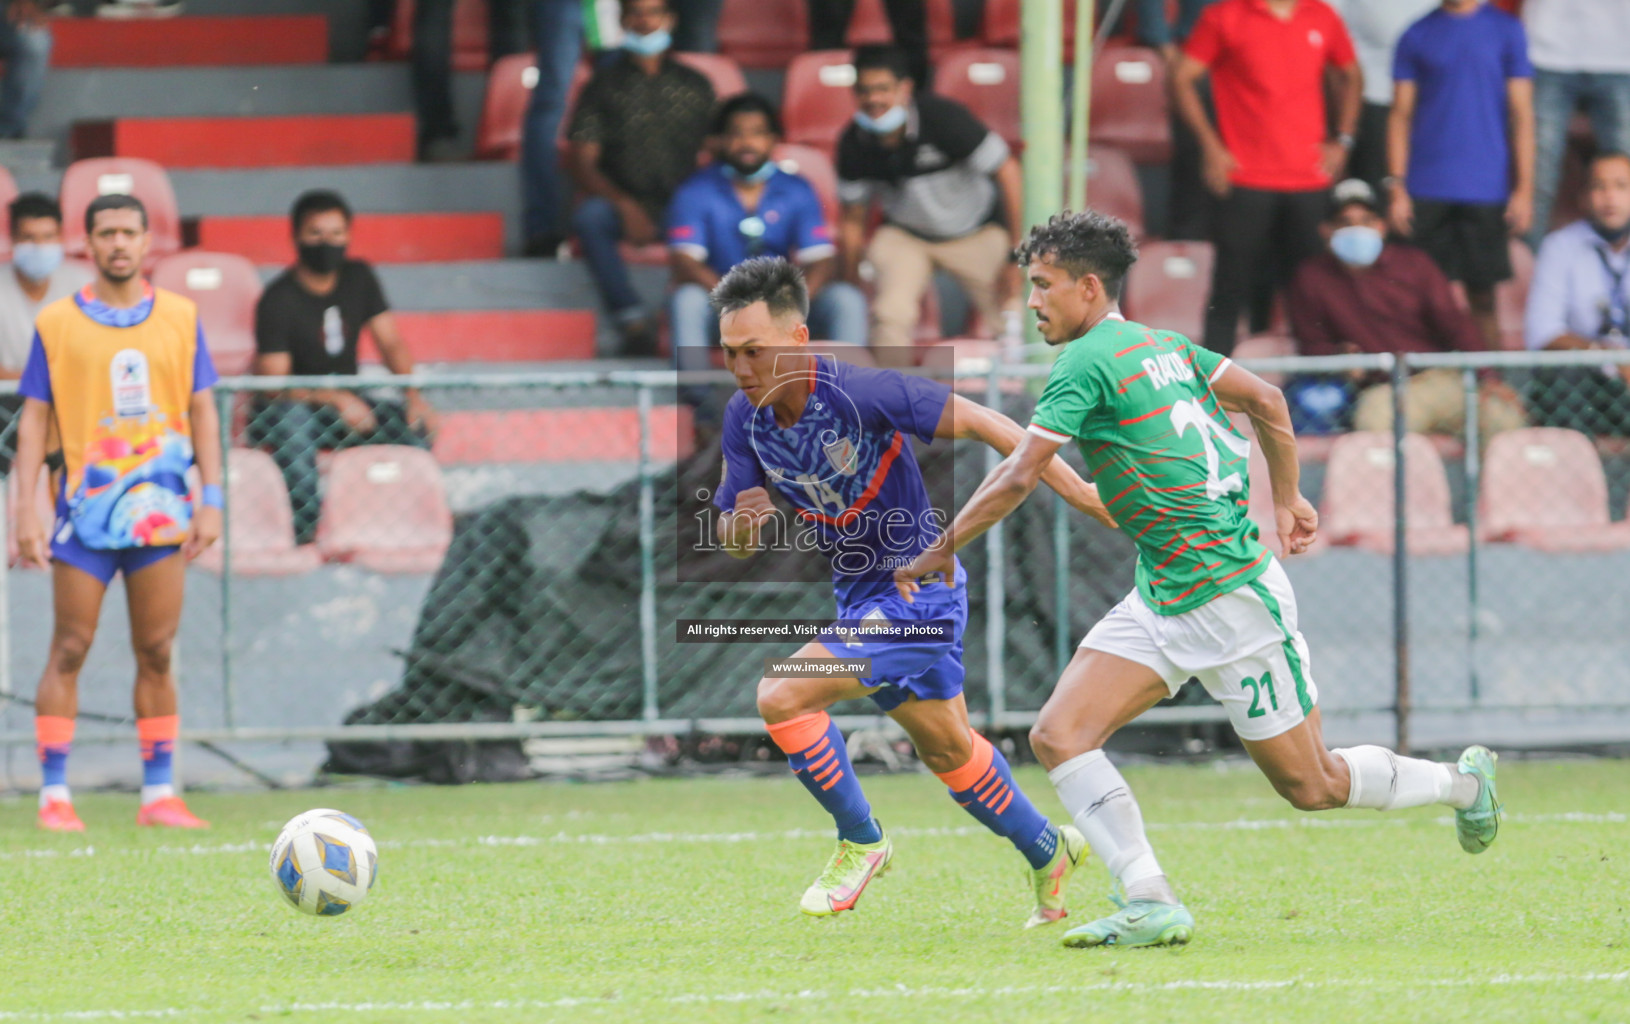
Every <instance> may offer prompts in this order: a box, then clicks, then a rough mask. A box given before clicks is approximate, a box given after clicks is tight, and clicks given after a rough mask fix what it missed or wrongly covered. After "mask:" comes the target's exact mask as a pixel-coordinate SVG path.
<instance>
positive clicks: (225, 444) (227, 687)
mask: <svg viewBox="0 0 1630 1024" xmlns="http://www.w3.org/2000/svg"><path fill="white" fill-rule="evenodd" d="M236 397H237V392H236V391H233V390H232V389H230V388H223V387H219V386H218V387H216V389H215V412H216V418H217V419H218V420H219V421H220V422H219V424H218V426H219V430H220V434H221V485H222V486H221V501H222V506H221V541H220V543H221V715H222V718H223V720H224V721H225V722H226V727H227V728H228V729H230V728H232V727H233V726H235V725H237V724H238V723H237V712H236V708H237V703H238V701H237V684H236V682H235V681H234V680H233V678H232V466H231V463H230V461H229V457H230V454H231V451H232V402H233V399H234V398H236ZM176 662H177V664H179V663H180V659H179V657H178V658H177V659H176Z"/></svg>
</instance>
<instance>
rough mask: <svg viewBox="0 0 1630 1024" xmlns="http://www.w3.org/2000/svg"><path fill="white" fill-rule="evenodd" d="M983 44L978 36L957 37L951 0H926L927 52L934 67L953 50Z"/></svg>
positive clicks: (954, 11)
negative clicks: (968, 37)
mask: <svg viewBox="0 0 1630 1024" xmlns="http://www.w3.org/2000/svg"><path fill="white" fill-rule="evenodd" d="M983 45H984V40H982V39H980V38H979V37H978V36H975V37H974V38H972V39H958V38H957V34H956V8H955V6H954V4H953V0H928V54H929V57H930V58H931V59H932V62H933V64H934V66H935V68H938V67H939V64H940V61H942V60H943V59H945V57H946V56H947V55H948V54H950V53H951V52H953V51H955V50H962V49H968V48H970V47H977V46H983ZM936 81H937V79H936Z"/></svg>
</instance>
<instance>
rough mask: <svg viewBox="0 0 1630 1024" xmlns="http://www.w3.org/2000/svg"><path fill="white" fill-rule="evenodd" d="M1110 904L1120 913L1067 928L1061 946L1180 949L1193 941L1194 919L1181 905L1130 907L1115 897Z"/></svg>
mask: <svg viewBox="0 0 1630 1024" xmlns="http://www.w3.org/2000/svg"><path fill="white" fill-rule="evenodd" d="M1109 898H1110V900H1111V901H1112V902H1113V903H1114V904H1115V906H1117V907H1119V908H1120V909H1119V910H1117V911H1115V913H1113V914H1111V915H1109V916H1108V917H1102V918H1099V919H1098V920H1096V921H1094V922H1092V923H1091V924H1084V925H1081V926H1080V927H1078V928H1071V929H1070V930H1069V931H1067V932H1065V933H1064V945H1066V946H1069V947H1071V948H1073V949H1085V948H1086V947H1088V946H1125V947H1129V948H1136V947H1138V946H1181V945H1184V944H1185V943H1187V942H1188V941H1189V940H1190V939H1192V938H1194V915H1193V914H1191V913H1189V912H1188V908H1186V907H1184V906H1183V905H1182V904H1181V903H1157V902H1155V901H1154V900H1132V901H1131V902H1130V903H1129V902H1127V901H1126V900H1124V899H1122V898H1121V897H1120V896H1119V895H1118V894H1116V893H1110V894H1109Z"/></svg>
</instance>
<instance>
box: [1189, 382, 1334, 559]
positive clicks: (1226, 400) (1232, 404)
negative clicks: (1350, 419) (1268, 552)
mask: <svg viewBox="0 0 1630 1024" xmlns="http://www.w3.org/2000/svg"><path fill="white" fill-rule="evenodd" d="M1211 390H1212V391H1213V392H1214V393H1215V394H1216V396H1217V400H1218V401H1220V402H1221V403H1222V407H1223V408H1224V409H1227V410H1228V411H1229V412H1243V413H1244V414H1245V415H1247V416H1249V417H1250V418H1251V424H1252V426H1254V427H1255V428H1256V436H1257V441H1258V442H1259V443H1260V444H1261V445H1262V454H1263V455H1264V456H1266V457H1267V460H1268V480H1269V483H1270V484H1271V485H1272V488H1273V506H1274V518H1275V520H1276V522H1277V526H1278V530H1279V542H1280V544H1281V545H1282V546H1283V549H1284V551H1285V552H1286V553H1287V554H1293V555H1294V554H1301V553H1302V552H1303V551H1306V550H1307V548H1308V545H1310V544H1312V543H1313V537H1314V535H1315V534H1316V533H1317V532H1318V529H1319V514H1318V513H1317V512H1315V511H1314V510H1313V505H1312V503H1311V502H1309V501H1308V500H1307V499H1306V498H1304V497H1302V490H1301V476H1302V467H1301V463H1299V462H1298V461H1297V459H1296V433H1295V431H1293V430H1292V429H1291V425H1290V407H1289V406H1288V405H1286V404H1285V396H1284V393H1283V392H1281V391H1280V390H1279V389H1278V388H1276V387H1274V386H1273V385H1272V384H1269V383H1268V382H1267V381H1265V380H1263V379H1262V378H1261V377H1258V376H1257V375H1256V374H1254V373H1252V372H1250V371H1249V370H1245V369H1242V368H1241V367H1240V366H1239V364H1237V363H1229V364H1228V367H1227V369H1225V370H1224V371H1223V372H1222V374H1221V375H1220V376H1219V377H1218V378H1217V379H1216V380H1215V381H1213V382H1212V384H1211Z"/></svg>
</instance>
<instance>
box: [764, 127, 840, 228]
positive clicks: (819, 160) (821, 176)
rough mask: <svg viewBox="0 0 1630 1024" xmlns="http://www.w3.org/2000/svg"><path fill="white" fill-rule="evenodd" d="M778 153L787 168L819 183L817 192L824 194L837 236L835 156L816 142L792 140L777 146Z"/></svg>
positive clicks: (825, 208)
mask: <svg viewBox="0 0 1630 1024" xmlns="http://www.w3.org/2000/svg"><path fill="white" fill-rule="evenodd" d="M774 157H775V162H776V163H777V164H779V165H780V167H781V169H782V170H783V171H786V172H787V173H789V174H801V175H803V176H804V177H805V178H806V179H808V181H809V183H810V184H811V185H813V186H815V194H816V195H817V196H820V197H821V213H822V214H823V215H825V217H826V226H827V227H829V228H831V229H832V233H833V237H834V238H835V237H836V236H837V230H838V172H837V170H836V169H834V168H833V166H832V158H831V157H829V156H827V155H826V154H825V153H824V152H822V151H821V150H818V149H815V148H814V147H812V146H799V145H795V144H793V143H790V142H783V143H782V144H781V145H779V146H777V147H775V153H774Z"/></svg>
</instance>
